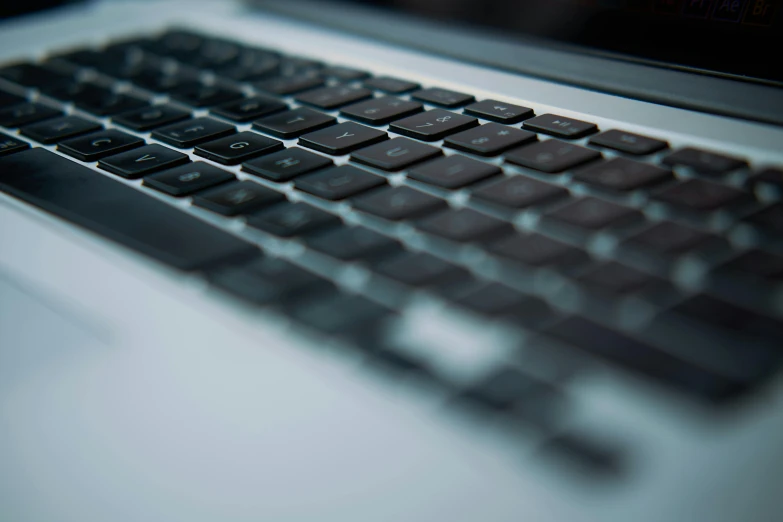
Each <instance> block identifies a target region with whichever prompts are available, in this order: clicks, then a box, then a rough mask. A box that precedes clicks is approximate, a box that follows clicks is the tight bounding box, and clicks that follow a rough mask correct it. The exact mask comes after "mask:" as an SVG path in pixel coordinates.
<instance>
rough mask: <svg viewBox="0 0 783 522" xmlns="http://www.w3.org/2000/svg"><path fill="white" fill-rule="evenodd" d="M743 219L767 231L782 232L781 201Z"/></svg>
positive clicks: (782, 209) (782, 206) (782, 205)
mask: <svg viewBox="0 0 783 522" xmlns="http://www.w3.org/2000/svg"><path fill="white" fill-rule="evenodd" d="M745 220H746V221H748V222H750V223H753V224H754V225H756V226H757V227H759V228H761V229H763V230H766V231H768V232H774V233H777V234H783V203H775V204H774V205H770V206H769V207H767V208H765V209H764V210H761V211H759V212H756V213H755V214H753V215H751V216H750V217H748V218H745Z"/></svg>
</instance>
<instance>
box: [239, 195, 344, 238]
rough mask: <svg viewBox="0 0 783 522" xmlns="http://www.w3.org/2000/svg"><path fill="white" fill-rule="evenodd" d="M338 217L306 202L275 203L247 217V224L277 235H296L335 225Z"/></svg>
mask: <svg viewBox="0 0 783 522" xmlns="http://www.w3.org/2000/svg"><path fill="white" fill-rule="evenodd" d="M340 223H342V221H341V220H340V218H338V217H337V216H335V215H333V214H329V213H328V212H324V211H323V210H321V209H318V208H315V207H313V206H311V205H308V204H306V203H285V204H281V205H276V206H274V207H272V208H270V209H268V210H265V211H263V212H260V213H258V214H256V215H254V216H250V217H249V218H248V219H247V224H248V226H251V227H253V228H257V229H259V230H263V231H264V232H267V233H269V234H272V235H275V236H279V237H297V236H303V235H306V234H309V233H310V232H314V231H316V230H322V229H325V228H331V227H335V226H337V225H339V224H340Z"/></svg>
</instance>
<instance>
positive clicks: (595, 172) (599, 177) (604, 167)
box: [574, 158, 674, 192]
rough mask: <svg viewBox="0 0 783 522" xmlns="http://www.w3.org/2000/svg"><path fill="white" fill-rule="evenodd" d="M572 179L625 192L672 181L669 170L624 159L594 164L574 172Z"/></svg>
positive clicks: (672, 176) (672, 177)
mask: <svg viewBox="0 0 783 522" xmlns="http://www.w3.org/2000/svg"><path fill="white" fill-rule="evenodd" d="M574 179H576V180H579V181H584V182H585V183H589V184H591V185H595V186H597V187H601V188H605V189H609V190H616V191H621V192H626V191H630V190H637V189H640V188H642V187H647V186H650V185H656V184H658V183H663V182H664V181H669V180H671V179H674V175H673V174H672V172H671V171H670V170H667V169H662V168H660V167H656V166H655V165H650V164H649V163H641V162H639V161H633V160H629V159H626V158H614V159H611V160H609V161H601V162H595V163H592V164H590V165H588V166H586V167H585V168H583V169H579V170H577V171H576V172H574Z"/></svg>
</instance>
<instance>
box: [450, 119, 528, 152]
mask: <svg viewBox="0 0 783 522" xmlns="http://www.w3.org/2000/svg"><path fill="white" fill-rule="evenodd" d="M536 139H537V137H536V135H535V134H534V133H532V132H528V131H523V130H520V129H515V128H513V127H507V126H505V125H500V124H498V123H487V124H486V125H482V126H480V127H475V128H473V129H470V130H466V131H463V132H460V133H459V134H454V135H453V136H450V137H448V138H446V141H445V142H444V145H445V146H446V147H451V148H453V149H458V150H464V151H466V152H472V153H473V154H478V155H479V156H496V155H498V154H500V153H501V152H503V151H504V150H508V149H511V148H513V147H519V146H521V145H524V144H526V143H531V142H534V141H536Z"/></svg>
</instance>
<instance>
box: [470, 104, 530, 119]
mask: <svg viewBox="0 0 783 522" xmlns="http://www.w3.org/2000/svg"><path fill="white" fill-rule="evenodd" d="M465 114H470V115H471V116H475V117H477V118H482V119H484V120H491V121H495V122H498V123H505V124H506V125H509V124H512V123H519V122H520V121H522V120H526V119H528V118H532V117H533V116H534V115H535V114H534V113H533V109H530V108H528V107H522V106H520V105H514V104H511V103H506V102H501V101H497V100H483V101H480V102H476V103H472V104H470V105H468V106H467V107H465Z"/></svg>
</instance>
